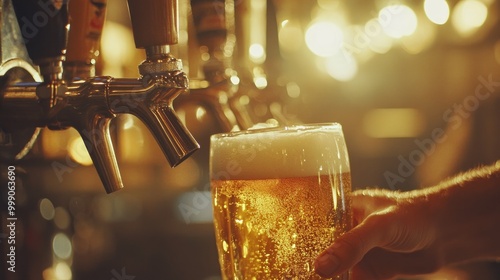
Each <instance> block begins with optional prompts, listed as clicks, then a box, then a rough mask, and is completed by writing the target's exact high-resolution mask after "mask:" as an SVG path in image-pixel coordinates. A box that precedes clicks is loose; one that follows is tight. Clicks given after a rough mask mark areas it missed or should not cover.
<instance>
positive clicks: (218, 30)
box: [176, 0, 253, 131]
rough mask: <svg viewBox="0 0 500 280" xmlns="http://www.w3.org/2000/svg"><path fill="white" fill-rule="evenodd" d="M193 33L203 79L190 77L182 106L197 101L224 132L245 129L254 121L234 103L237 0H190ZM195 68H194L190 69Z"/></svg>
mask: <svg viewBox="0 0 500 280" xmlns="http://www.w3.org/2000/svg"><path fill="white" fill-rule="evenodd" d="M190 4H191V5H190V6H191V12H192V19H193V25H192V29H191V30H189V32H190V33H191V32H192V33H194V34H195V36H193V37H195V39H196V41H197V45H198V46H199V48H200V52H201V54H200V56H201V58H197V59H199V60H200V61H201V64H202V65H201V70H202V73H203V78H201V79H191V84H190V94H189V95H188V96H181V97H180V98H179V100H178V101H176V102H177V104H179V106H183V105H184V104H186V103H191V102H196V104H198V105H201V106H203V107H204V108H205V109H207V111H209V112H211V113H212V114H213V115H214V116H215V118H216V120H217V122H218V123H219V125H220V127H221V129H222V130H223V131H231V130H240V129H246V128H249V127H251V126H252V124H253V122H252V120H251V118H250V116H249V115H248V114H247V112H246V110H245V109H244V108H243V107H241V106H234V102H233V98H234V96H235V94H236V93H237V92H238V90H239V77H238V75H237V72H236V71H235V70H234V68H233V67H232V65H231V63H232V61H231V56H232V55H233V52H234V46H235V41H236V38H235V34H234V1H232V0H216V1H207V0H191V1H190ZM191 70H193V69H191Z"/></svg>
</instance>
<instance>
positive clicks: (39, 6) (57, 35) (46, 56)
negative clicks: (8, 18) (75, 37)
mask: <svg viewBox="0 0 500 280" xmlns="http://www.w3.org/2000/svg"><path fill="white" fill-rule="evenodd" d="M12 3H13V5H14V10H15V12H16V16H17V19H18V22H19V25H20V28H21V34H22V36H23V39H24V42H25V45H26V49H27V51H28V54H29V56H30V58H31V59H32V60H33V62H34V63H35V64H37V65H39V66H40V67H41V68H42V66H44V65H46V64H48V65H49V69H48V71H49V72H51V73H48V75H50V74H53V73H52V72H54V71H60V72H62V69H60V68H61V65H60V63H57V61H62V60H63V59H64V55H65V52H66V40H67V36H68V29H69V23H68V5H67V1H37V0H27V1H13V2H12ZM41 71H42V75H45V74H47V73H44V69H43V68H42V69H41Z"/></svg>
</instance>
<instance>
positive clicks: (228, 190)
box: [212, 174, 351, 280]
mask: <svg viewBox="0 0 500 280" xmlns="http://www.w3.org/2000/svg"><path fill="white" fill-rule="evenodd" d="M337 176H340V175H337ZM340 177H341V178H337V179H333V178H331V177H328V176H321V180H318V177H314V176H313V177H297V178H285V179H270V180H224V181H222V180H217V181H213V182H212V187H213V189H212V191H213V195H214V200H215V201H216V202H215V201H214V205H217V206H216V207H215V209H214V215H215V218H216V225H215V228H216V234H217V238H218V246H219V255H220V262H221V266H222V267H223V273H224V274H225V275H226V277H228V279H253V277H255V279H270V280H271V279H280V280H281V279H321V278H320V277H319V276H317V275H316V274H315V273H314V271H313V269H314V265H313V263H314V260H315V258H316V257H317V255H318V254H319V253H320V252H321V251H323V250H324V249H326V248H327V247H328V245H329V244H331V243H332V242H333V240H334V238H335V237H336V236H337V235H338V234H340V233H342V232H344V231H345V230H346V228H347V227H348V226H350V219H351V217H350V213H349V211H347V209H349V207H348V205H347V204H348V203H350V202H349V201H344V203H340V204H337V206H336V207H335V205H334V203H333V200H332V196H338V195H342V196H343V197H348V196H346V195H348V194H341V193H339V192H337V190H340V189H343V190H349V189H350V178H349V174H342V175H341V176H340ZM335 182H337V183H336V185H333V184H334V183H335ZM341 186H342V187H341ZM221 244H222V245H221ZM221 246H222V248H221ZM339 279H341V278H339Z"/></svg>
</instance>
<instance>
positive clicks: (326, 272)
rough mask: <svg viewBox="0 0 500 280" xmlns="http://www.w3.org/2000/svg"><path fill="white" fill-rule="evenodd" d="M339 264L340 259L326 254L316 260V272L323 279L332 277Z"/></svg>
mask: <svg viewBox="0 0 500 280" xmlns="http://www.w3.org/2000/svg"><path fill="white" fill-rule="evenodd" d="M339 264H340V263H339V259H338V258H337V257H336V256H334V255H332V254H329V253H326V252H325V253H323V254H322V255H320V256H319V257H318V259H316V263H315V264H314V270H315V271H316V273H317V274H319V275H320V276H321V277H331V276H333V273H334V272H335V270H337V268H338V266H339Z"/></svg>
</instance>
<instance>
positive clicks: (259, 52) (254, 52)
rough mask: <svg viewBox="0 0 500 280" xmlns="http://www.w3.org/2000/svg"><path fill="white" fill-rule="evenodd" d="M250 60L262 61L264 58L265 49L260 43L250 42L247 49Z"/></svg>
mask: <svg viewBox="0 0 500 280" xmlns="http://www.w3.org/2000/svg"><path fill="white" fill-rule="evenodd" d="M248 53H249V54H250V60H252V61H253V62H255V63H263V62H264V61H265V60H266V51H265V50H264V46H262V45H261V44H252V45H251V46H250V48H249V49H248Z"/></svg>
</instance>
